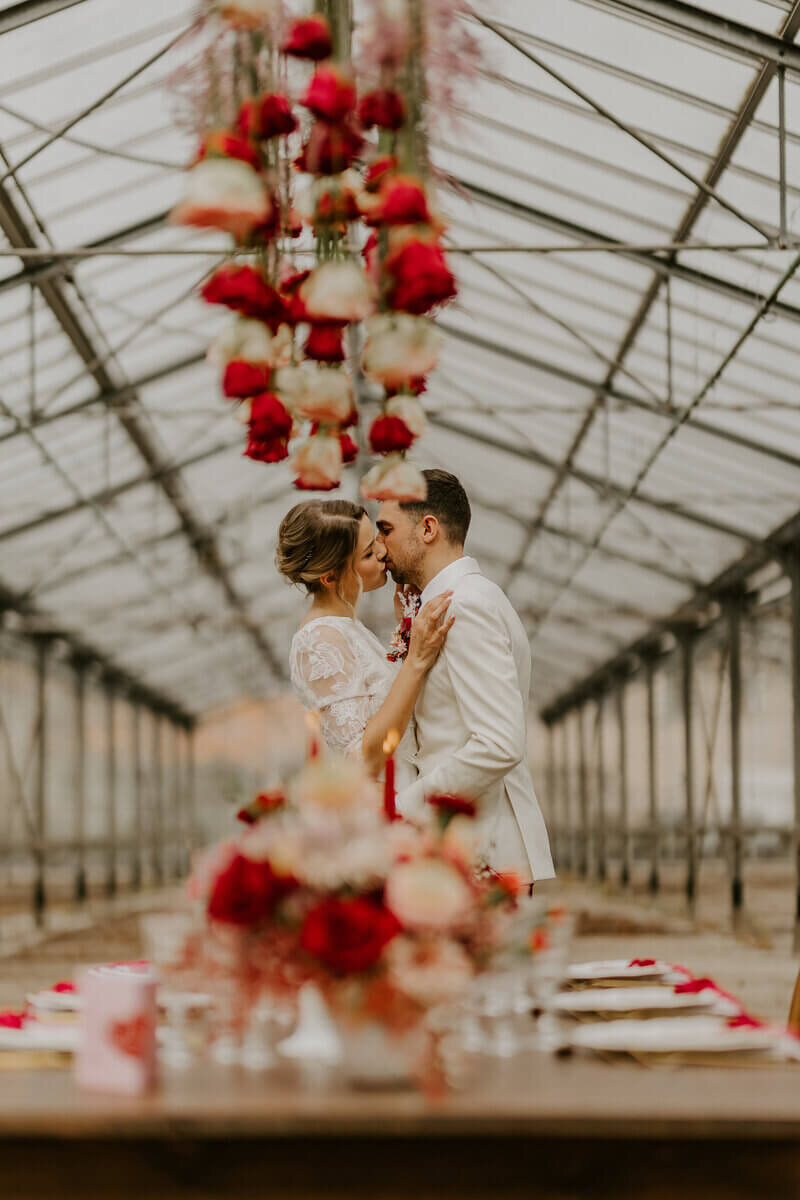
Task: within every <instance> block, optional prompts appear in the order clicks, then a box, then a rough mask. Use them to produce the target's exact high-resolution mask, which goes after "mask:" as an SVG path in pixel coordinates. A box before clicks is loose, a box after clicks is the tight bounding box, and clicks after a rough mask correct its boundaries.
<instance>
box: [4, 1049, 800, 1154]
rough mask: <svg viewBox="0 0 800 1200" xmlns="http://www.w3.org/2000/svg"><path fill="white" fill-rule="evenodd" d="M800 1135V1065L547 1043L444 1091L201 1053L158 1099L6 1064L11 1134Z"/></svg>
mask: <svg viewBox="0 0 800 1200" xmlns="http://www.w3.org/2000/svg"><path fill="white" fill-rule="evenodd" d="M475 1134H481V1135H483V1136H491V1137H495V1136H511V1137H514V1136H516V1137H519V1136H521V1135H525V1136H536V1137H542V1136H556V1137H557V1136H563V1137H567V1138H574V1137H584V1138H607V1137H614V1138H634V1139H636V1138H653V1137H665V1138H688V1139H702V1138H709V1139H717V1140H719V1139H742V1138H744V1139H748V1140H751V1141H753V1140H755V1141H757V1140H759V1139H765V1138H768V1139H771V1140H775V1139H779V1140H784V1139H785V1140H794V1139H798V1138H800V1073H798V1070H797V1068H794V1067H792V1066H788V1065H787V1066H784V1065H780V1064H779V1065H775V1066H761V1067H747V1068H741V1067H729V1068H726V1067H707V1068H705V1067H704V1068H696V1067H681V1068H676V1069H668V1068H660V1069H650V1068H646V1067H642V1066H639V1065H637V1064H635V1063H625V1062H619V1063H617V1062H614V1063H601V1062H596V1061H592V1060H590V1059H584V1058H579V1057H573V1058H569V1059H566V1060H565V1059H556V1058H554V1057H552V1056H550V1055H545V1054H533V1053H530V1054H526V1055H520V1056H518V1057H517V1058H516V1059H514V1060H513V1061H505V1062H503V1061H498V1060H483V1061H482V1062H477V1063H476V1065H475V1070H474V1074H473V1078H472V1080H471V1083H470V1086H469V1087H467V1088H465V1089H464V1090H461V1091H456V1092H451V1093H448V1094H447V1095H445V1096H442V1097H428V1096H425V1095H422V1094H420V1093H419V1092H416V1091H413V1090H407V1091H404V1090H391V1091H375V1090H371V1091H359V1090H354V1089H352V1088H349V1087H347V1086H346V1085H344V1084H343V1083H342V1082H341V1081H339V1080H337V1077H336V1076H335V1074H333V1073H324V1072H318V1073H317V1074H316V1075H313V1074H306V1075H305V1076H304V1075H302V1074H301V1073H300V1072H298V1070H297V1069H296V1068H295V1067H293V1066H289V1065H288V1064H287V1065H283V1064H282V1065H280V1066H278V1067H276V1068H275V1069H273V1070H271V1071H265V1072H260V1073H257V1072H249V1071H244V1070H241V1069H238V1070H237V1069H224V1068H221V1067H215V1066H212V1065H211V1064H202V1065H198V1066H195V1067H192V1068H191V1069H189V1070H187V1071H185V1072H183V1073H172V1074H169V1075H166V1076H165V1078H164V1080H163V1082H162V1085H161V1087H160V1088H159V1090H158V1091H156V1092H155V1093H154V1094H152V1095H150V1096H146V1097H137V1098H127V1097H119V1096H107V1095H103V1094H99V1093H90V1092H83V1091H80V1090H78V1089H77V1088H76V1086H75V1083H74V1080H73V1077H72V1073H71V1072H70V1071H68V1070H64V1071H20V1072H18V1073H16V1072H4V1073H3V1076H2V1078H1V1079H0V1138H4V1137H5V1138H8V1137H12V1138H36V1137H39V1136H47V1137H48V1138H49V1139H53V1138H55V1139H70V1140H72V1139H76V1138H77V1139H81V1138H87V1139H93V1140H96V1139H119V1138H125V1137H132V1138H137V1137H138V1138H141V1137H162V1136H169V1137H171V1138H175V1137H178V1138H180V1137H182V1136H185V1137H187V1138H197V1137H226V1138H231V1137H238V1138H253V1137H258V1138H269V1137H274V1138H286V1137H290V1138H291V1137H306V1136H314V1137H317V1138H318V1137H327V1136H331V1137H336V1136H342V1135H347V1136H360V1137H363V1136H367V1137H369V1136H380V1137H387V1136H388V1137H397V1138H402V1137H414V1138H418V1137H428V1136H439V1137H441V1136H448V1137H453V1136H455V1137H458V1136H463V1137H469V1136H473V1135H475Z"/></svg>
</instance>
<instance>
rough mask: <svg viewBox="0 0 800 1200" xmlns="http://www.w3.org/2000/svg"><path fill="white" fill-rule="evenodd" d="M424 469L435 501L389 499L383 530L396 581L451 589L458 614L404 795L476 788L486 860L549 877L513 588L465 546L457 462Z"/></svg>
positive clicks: (526, 660) (422, 719)
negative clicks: (413, 776) (505, 588)
mask: <svg viewBox="0 0 800 1200" xmlns="http://www.w3.org/2000/svg"><path fill="white" fill-rule="evenodd" d="M423 474H424V475H425V478H426V480H427V483H428V496H427V499H426V500H424V501H419V502H417V501H412V502H409V503H398V502H396V501H384V503H383V504H382V505H381V509H380V512H379V514H378V520H377V527H378V541H379V542H382V543H383V545H384V547H385V549H386V566H387V569H388V570H389V571H390V572H391V574H392V577H393V579H394V580H395V582H396V583H398V584H407V585H410V586H411V587H414V588H416V589H417V590H418V591H419V592H420V593H421V602H422V603H423V604H424V603H425V602H426V601H427V600H430V599H431V598H432V597H433V596H438V595H439V594H440V593H441V592H444V591H447V590H448V589H449V590H451V591H452V592H453V599H452V602H451V609H450V611H451V613H452V614H453V615H454V616H455V623H454V624H453V627H452V629H451V630H450V632H449V633H448V635H447V641H446V642H445V645H444V649H443V650H442V652H441V654H440V655H439V658H438V659H437V661H436V663H435V664H434V666H433V667H432V668H431V670H430V672H429V674H428V677H427V679H426V682H425V684H424V685H423V690H422V692H421V693H420V697H419V699H418V701H417V706H416V708H415V710H414V717H415V721H416V726H417V742H418V753H417V756H416V761H417V767H418V768H419V778H418V779H417V780H416V781H415V782H414V783H413V784H411V785H410V786H409V787H406V788H404V789H403V790H402V791H401V792H400V793H399V795H398V797H397V806H398V809H399V811H400V812H401V813H403V814H404V815H406V816H412V815H413V814H414V812H415V811H416V812H419V811H420V810H421V807H422V805H423V804H424V802H425V799H426V798H427V797H428V796H432V795H435V794H437V793H443V792H448V793H454V794H456V795H463V796H468V797H470V798H472V799H473V800H475V801H476V803H477V806H478V824H479V833H480V842H479V850H480V854H481V857H482V858H483V860H484V861H485V862H486V863H487V864H488V865H489V866H490V867H492V868H493V869H494V870H497V871H513V872H514V873H515V874H517V875H518V876H519V878H520V881H521V882H523V883H533V882H534V880H538V879H550V878H552V876H553V875H554V873H555V872H554V870H553V860H552V858H551V857H550V846H549V843H548V839H547V830H546V829H545V825H544V821H543V819H542V814H541V811H540V809H539V805H538V802H537V800H536V795H535V793H534V790H533V784H532V782H531V777H530V773H529V771H528V763H527V738H526V732H527V721H526V709H527V705H528V691H529V687H530V679H531V652H530V646H529V644H528V638H527V636H526V634H525V630H524V628H523V626H522V622H521V621H520V619H519V617H518V616H517V614H516V612H515V611H514V609H513V608H512V607H511V604H510V603H509V601H508V599H507V597H506V596H505V594H504V593H503V592H502V591H501V590H500V588H499V587H498V586H497V585H496V584H494V583H492V582H491V580H489V579H487V578H486V576H485V575H483V574H482V573H481V569H480V567H479V566H478V564H477V562H476V561H475V559H474V558H469V557H467V556H465V554H464V541H465V540H466V536H467V530H468V529H469V522H470V516H471V514H470V507H469V500H468V499H467V495H466V492H465V491H464V489H463V487H462V486H461V484H460V483H459V481H458V480H457V479H456V477H455V475H451V474H450V473H449V472H448V471H439V470H429V471H424V472H423Z"/></svg>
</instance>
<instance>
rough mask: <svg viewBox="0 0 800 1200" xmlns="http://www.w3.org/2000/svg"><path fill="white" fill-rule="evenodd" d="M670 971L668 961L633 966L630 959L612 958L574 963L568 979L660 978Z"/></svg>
mask: <svg viewBox="0 0 800 1200" xmlns="http://www.w3.org/2000/svg"><path fill="white" fill-rule="evenodd" d="M669 973H670V968H669V967H668V966H667V964H666V963H662V962H657V963H656V964H655V966H652V967H632V966H631V965H630V959H627V958H610V959H606V960H605V961H603V962H585V963H573V964H572V966H570V967H569V968H568V970H567V979H570V980H572V981H573V982H574V983H582V982H585V983H592V982H594V981H595V980H598V979H660V978H662V977H663V976H664V975H669Z"/></svg>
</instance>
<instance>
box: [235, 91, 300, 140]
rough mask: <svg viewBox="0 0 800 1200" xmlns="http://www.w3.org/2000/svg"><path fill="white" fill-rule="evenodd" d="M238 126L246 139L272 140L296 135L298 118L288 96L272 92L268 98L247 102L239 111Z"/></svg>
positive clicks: (261, 97)
mask: <svg viewBox="0 0 800 1200" xmlns="http://www.w3.org/2000/svg"><path fill="white" fill-rule="evenodd" d="M236 124H237V126H238V128H239V129H240V130H241V132H242V133H243V134H244V136H245V137H256V138H271V137H278V136H279V135H280V134H284V133H294V131H295V129H297V118H296V117H295V115H294V113H293V112H292V109H291V105H290V104H289V101H288V100H287V98H286V96H284V95H282V94H281V93H280V92H272V93H270V94H269V95H267V96H257V97H256V98H255V99H252V100H245V102H244V104H243V105H242V107H241V108H240V109H239V116H238V117H237V119H236Z"/></svg>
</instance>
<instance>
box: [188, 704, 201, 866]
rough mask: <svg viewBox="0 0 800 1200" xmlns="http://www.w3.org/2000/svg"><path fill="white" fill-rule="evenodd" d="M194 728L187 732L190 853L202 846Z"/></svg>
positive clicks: (191, 727)
mask: <svg viewBox="0 0 800 1200" xmlns="http://www.w3.org/2000/svg"><path fill="white" fill-rule="evenodd" d="M194 737H195V733H194V726H193V725H191V726H190V727H189V728H188V729H187V730H186V769H187V780H186V796H187V809H188V814H187V815H188V822H187V829H188V834H189V851H190V852H191V851H192V850H196V849H197V847H198V846H199V845H200V826H199V822H198V812H197V764H196V758H195V742H194Z"/></svg>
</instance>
